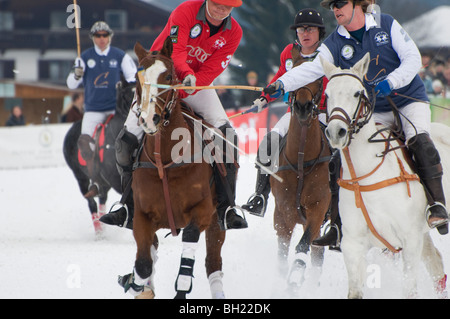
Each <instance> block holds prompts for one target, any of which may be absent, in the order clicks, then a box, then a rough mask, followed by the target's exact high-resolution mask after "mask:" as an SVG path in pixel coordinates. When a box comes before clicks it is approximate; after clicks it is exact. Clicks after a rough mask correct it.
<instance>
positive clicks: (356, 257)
mask: <svg viewBox="0 0 450 319" xmlns="http://www.w3.org/2000/svg"><path fill="white" fill-rule="evenodd" d="M367 240H368V239H367V238H366V237H365V236H362V237H358V236H356V237H355V236H351V235H350V234H348V233H347V232H346V233H345V236H342V245H341V249H342V253H343V255H344V262H345V267H346V268H347V274H348V298H349V299H362V298H363V287H364V282H365V280H366V269H367V266H366V254H367V250H368V243H367Z"/></svg>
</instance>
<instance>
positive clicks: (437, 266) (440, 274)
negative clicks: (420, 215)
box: [422, 233, 448, 299]
mask: <svg viewBox="0 0 450 319" xmlns="http://www.w3.org/2000/svg"><path fill="white" fill-rule="evenodd" d="M422 259H423V261H424V263H425V267H426V268H427V270H428V273H429V274H430V276H431V279H432V280H433V283H434V290H435V292H436V294H437V296H438V297H439V298H442V299H446V298H447V297H448V296H447V291H446V281H447V275H446V274H445V272H444V263H443V261H442V256H441V253H440V252H439V250H437V248H436V247H435V246H434V244H433V240H432V239H431V237H430V233H426V234H425V235H424V243H423V251H422Z"/></svg>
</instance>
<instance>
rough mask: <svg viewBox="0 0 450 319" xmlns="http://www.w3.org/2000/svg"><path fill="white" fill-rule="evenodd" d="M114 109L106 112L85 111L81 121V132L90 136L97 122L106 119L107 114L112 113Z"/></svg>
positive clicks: (102, 121)
mask: <svg viewBox="0 0 450 319" xmlns="http://www.w3.org/2000/svg"><path fill="white" fill-rule="evenodd" d="M114 113H115V110H111V111H107V112H86V113H84V115H83V121H82V122H81V134H87V135H89V136H92V135H93V134H94V132H95V128H96V127H97V125H98V124H102V123H104V122H105V121H106V119H107V118H108V116H110V115H111V114H114Z"/></svg>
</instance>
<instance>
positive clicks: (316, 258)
mask: <svg viewBox="0 0 450 319" xmlns="http://www.w3.org/2000/svg"><path fill="white" fill-rule="evenodd" d="M292 51H293V52H292V53H293V57H294V62H295V64H296V65H299V64H301V63H303V61H304V60H303V58H302V57H301V56H300V55H299V54H298V51H297V50H296V49H295V48H294V49H293V50H292ZM322 89H323V83H322V79H319V80H317V81H315V82H313V83H310V84H308V85H307V86H305V87H302V88H300V89H298V90H297V91H295V92H293V94H292V95H291V104H290V107H291V120H290V124H289V131H288V132H289V133H288V135H287V136H286V144H285V146H284V148H282V150H281V152H280V155H279V168H278V172H277V174H278V176H279V177H281V178H282V179H283V183H280V182H278V181H277V180H276V179H275V178H273V177H271V179H270V184H271V185H272V193H273V195H274V197H275V212H274V227H275V230H276V232H277V236H278V256H279V262H280V271H281V272H282V273H283V274H285V273H286V272H288V283H289V284H290V285H292V286H294V287H295V286H299V285H301V283H302V282H303V281H304V278H305V277H304V272H305V269H306V260H307V259H306V258H307V252H308V251H309V249H310V246H311V242H312V240H314V239H315V238H316V237H317V236H318V235H319V232H320V227H321V225H322V223H323V221H324V219H325V215H326V213H327V210H328V206H329V203H330V198H331V195H330V190H329V182H328V162H329V159H330V154H331V153H330V149H329V147H328V144H327V140H326V138H325V136H324V133H323V131H322V129H321V127H320V123H319V119H318V107H317V105H318V104H319V103H320V99H321V95H322ZM296 224H302V225H303V236H302V238H301V239H300V242H299V243H298V244H297V246H296V248H295V260H294V262H293V264H292V266H291V267H290V270H288V265H287V257H288V253H289V246H290V241H291V237H292V233H293V230H294V227H295V226H296ZM311 247H312V248H311V249H312V251H311V262H312V265H313V266H321V265H322V262H323V248H322V247H320V248H319V247H314V246H311Z"/></svg>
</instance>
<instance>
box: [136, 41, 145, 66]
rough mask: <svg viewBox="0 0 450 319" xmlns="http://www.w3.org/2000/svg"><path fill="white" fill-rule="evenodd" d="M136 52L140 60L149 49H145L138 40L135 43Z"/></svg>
mask: <svg viewBox="0 0 450 319" xmlns="http://www.w3.org/2000/svg"><path fill="white" fill-rule="evenodd" d="M134 53H136V56H137V58H138V61H139V62H141V61H142V59H143V58H145V57H146V56H147V55H148V52H147V50H145V49H144V47H143V46H142V44H141V43H140V42H136V44H135V45H134Z"/></svg>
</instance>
